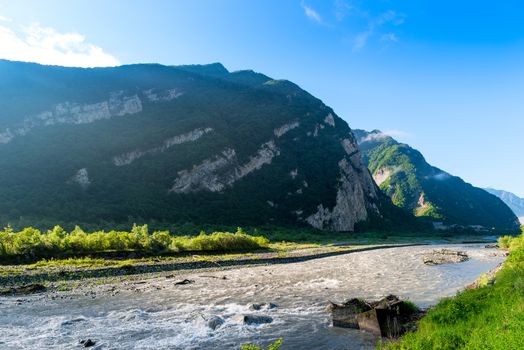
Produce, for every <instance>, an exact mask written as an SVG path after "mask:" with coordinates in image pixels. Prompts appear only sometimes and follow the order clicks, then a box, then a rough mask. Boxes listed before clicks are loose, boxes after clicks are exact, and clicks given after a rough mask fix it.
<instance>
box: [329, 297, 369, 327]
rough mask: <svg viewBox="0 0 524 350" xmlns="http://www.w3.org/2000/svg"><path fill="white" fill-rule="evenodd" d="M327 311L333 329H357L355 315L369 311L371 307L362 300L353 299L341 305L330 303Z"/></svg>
mask: <svg viewBox="0 0 524 350" xmlns="http://www.w3.org/2000/svg"><path fill="white" fill-rule="evenodd" d="M329 310H330V311H331V314H332V316H333V327H342V328H354V329H358V320H357V315H358V314H360V313H362V312H365V311H368V310H371V306H370V305H369V303H367V302H365V301H364V300H362V299H356V298H354V299H351V300H348V301H346V302H345V303H343V304H335V303H331V302H330V305H329Z"/></svg>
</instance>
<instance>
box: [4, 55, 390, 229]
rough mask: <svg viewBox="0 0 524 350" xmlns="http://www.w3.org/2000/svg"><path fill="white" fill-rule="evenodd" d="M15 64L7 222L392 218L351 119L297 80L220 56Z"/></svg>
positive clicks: (8, 68) (7, 104) (340, 224)
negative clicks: (181, 62) (203, 61)
mask: <svg viewBox="0 0 524 350" xmlns="http://www.w3.org/2000/svg"><path fill="white" fill-rule="evenodd" d="M1 72H4V73H5V74H4V75H0V130H1V131H0V181H1V182H2V183H3V184H4V186H3V187H2V188H0V199H2V200H1V201H0V217H1V218H2V220H3V221H8V220H13V219H17V218H20V217H23V218H27V220H30V219H31V218H35V219H38V218H46V219H49V220H61V221H71V222H72V221H81V222H86V221H87V222H97V221H100V220H106V221H114V222H120V221H126V220H129V219H130V217H131V218H135V220H136V221H150V220H157V221H166V222H173V221H175V222H196V223H211V224H238V225H241V224H251V225H258V224H268V223H269V224H276V225H281V224H282V225H310V226H312V227H315V228H318V229H322V230H336V231H352V230H354V229H355V225H357V224H358V223H361V222H364V221H366V220H368V219H370V218H371V217H374V218H379V217H381V216H383V215H382V213H381V209H380V208H381V200H382V199H381V196H380V193H379V190H378V188H377V187H376V185H375V183H374V182H373V179H372V177H371V175H370V173H369V171H368V170H367V169H366V167H365V166H364V165H363V163H362V159H361V154H360V152H359V149H358V146H357V143H356V140H355V138H354V137H353V134H352V132H351V129H350V128H349V126H348V125H347V123H346V122H344V121H343V120H342V119H340V118H339V117H338V116H337V115H336V114H335V112H334V111H333V110H331V109H330V108H329V107H327V106H325V105H324V104H323V103H322V102H321V101H320V100H318V99H316V98H314V97H313V96H311V95H310V94H308V93H307V92H305V91H304V90H302V89H300V88H299V87H298V86H296V85H294V84H292V83H290V82H288V81H281V80H273V79H271V78H269V77H266V76H264V75H262V74H259V73H254V72H251V71H242V72H233V73H230V72H228V71H227V70H226V69H225V68H224V67H223V66H221V65H217V64H214V65H209V66H181V67H165V66H160V65H134V66H123V67H117V68H103V69H77V68H62V67H46V66H39V65H35V64H27V63H18V62H8V61H0V73H1ZM14 84H16V86H18V87H19V88H18V89H10V88H9V87H10V86H13V85H14ZM72 87H73V88H72ZM8 203H9V204H8Z"/></svg>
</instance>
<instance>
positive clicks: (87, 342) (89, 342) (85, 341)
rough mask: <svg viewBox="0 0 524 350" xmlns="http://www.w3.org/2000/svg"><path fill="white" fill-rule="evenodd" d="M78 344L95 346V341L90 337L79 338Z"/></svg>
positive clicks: (86, 346)
mask: <svg viewBox="0 0 524 350" xmlns="http://www.w3.org/2000/svg"><path fill="white" fill-rule="evenodd" d="M80 344H82V345H83V346H84V348H90V347H93V346H95V344H96V342H95V341H93V340H91V339H86V340H80Z"/></svg>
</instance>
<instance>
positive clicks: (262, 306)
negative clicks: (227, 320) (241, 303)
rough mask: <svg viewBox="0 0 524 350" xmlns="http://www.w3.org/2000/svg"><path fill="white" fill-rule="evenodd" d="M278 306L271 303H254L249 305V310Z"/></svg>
mask: <svg viewBox="0 0 524 350" xmlns="http://www.w3.org/2000/svg"><path fill="white" fill-rule="evenodd" d="M276 307H278V305H277V304H273V303H254V304H250V305H249V310H253V311H259V310H269V309H275V308H276Z"/></svg>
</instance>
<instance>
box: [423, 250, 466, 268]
mask: <svg viewBox="0 0 524 350" xmlns="http://www.w3.org/2000/svg"><path fill="white" fill-rule="evenodd" d="M467 260H469V256H468V255H467V254H466V253H465V252H463V251H459V250H450V249H435V250H433V251H432V252H431V253H428V254H426V255H424V257H423V261H424V264H426V265H442V264H456V263H461V262H464V261H467Z"/></svg>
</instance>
